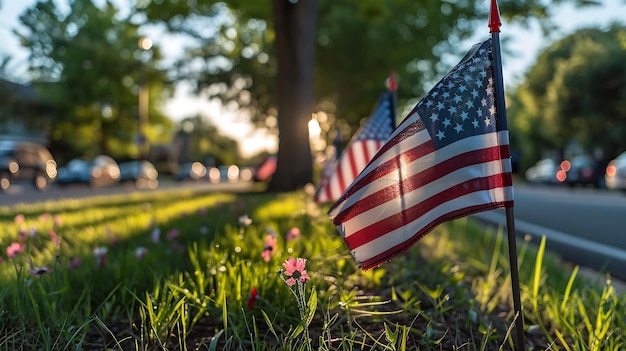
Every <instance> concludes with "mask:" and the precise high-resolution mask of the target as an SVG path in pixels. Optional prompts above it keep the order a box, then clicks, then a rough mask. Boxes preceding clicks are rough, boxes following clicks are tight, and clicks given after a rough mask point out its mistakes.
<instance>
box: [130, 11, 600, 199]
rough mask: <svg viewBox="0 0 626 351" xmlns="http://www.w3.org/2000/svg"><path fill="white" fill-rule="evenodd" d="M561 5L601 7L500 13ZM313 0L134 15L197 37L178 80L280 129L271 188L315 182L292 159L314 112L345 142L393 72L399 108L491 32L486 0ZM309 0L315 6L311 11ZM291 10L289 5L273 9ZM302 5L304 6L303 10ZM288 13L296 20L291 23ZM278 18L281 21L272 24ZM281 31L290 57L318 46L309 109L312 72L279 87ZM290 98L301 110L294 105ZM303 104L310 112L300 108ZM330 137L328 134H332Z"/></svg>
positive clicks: (521, 15) (302, 150)
mask: <svg viewBox="0 0 626 351" xmlns="http://www.w3.org/2000/svg"><path fill="white" fill-rule="evenodd" d="M563 2H569V3H574V4H576V5H589V4H596V3H597V2H596V1H593V0H591V1H589V0H558V1H553V2H549V3H546V2H545V1H540V0H529V1H525V2H520V1H516V0H515V1H514V0H509V1H500V10H501V14H502V17H503V18H506V19H510V20H512V21H519V22H522V23H529V21H530V20H531V19H536V18H538V19H541V20H542V21H541V22H540V23H541V24H542V26H543V27H544V28H545V30H546V31H548V30H549V28H550V26H551V24H550V22H548V21H544V20H545V19H547V18H549V16H550V14H551V9H552V8H553V7H554V6H556V5H558V4H559V3H563ZM312 3H314V1H297V0H274V1H273V2H272V5H273V6H271V7H270V6H269V5H268V4H267V3H264V2H256V1H242V0H229V1H224V2H219V1H203V2H198V3H197V4H195V5H194V6H188V4H187V3H186V2H181V1H177V0H169V1H168V0H163V1H150V0H144V1H140V2H139V4H140V6H139V11H142V12H144V13H145V14H146V15H147V19H148V21H153V22H158V23H163V24H164V25H166V26H167V28H169V29H170V30H171V31H174V32H177V33H184V34H186V35H188V36H190V37H191V38H194V39H196V40H197V42H198V43H199V45H197V46H193V45H192V46H190V47H189V50H188V51H187V55H188V56H186V57H185V58H183V60H181V61H180V62H179V65H178V67H177V68H178V74H179V77H181V78H183V79H191V80H194V81H195V82H196V83H197V87H198V91H202V90H205V89H208V90H209V91H210V92H211V94H212V95H213V96H216V97H219V98H220V99H221V100H222V102H223V103H224V104H226V105H229V106H233V107H236V108H240V109H245V110H247V112H248V113H249V115H250V116H251V119H252V120H253V121H254V122H256V123H258V124H259V125H260V126H262V127H269V128H275V126H278V128H279V129H280V151H279V152H280V153H281V154H280V155H279V169H278V172H277V173H278V174H277V175H276V178H277V181H275V182H273V184H272V185H273V188H275V189H277V188H278V187H281V188H282V189H293V188H295V187H296V186H299V185H302V184H303V183H304V182H306V181H309V180H310V179H311V175H310V174H309V173H310V172H311V168H310V167H309V166H308V165H305V164H304V163H305V162H295V163H292V162H294V160H298V158H299V157H300V158H301V160H302V161H306V160H308V159H309V156H308V153H309V147H308V145H305V143H304V141H306V140H308V138H307V136H306V135H304V134H302V132H301V130H302V128H304V127H303V124H304V123H305V122H306V121H307V120H308V119H309V117H310V112H324V116H326V118H325V119H324V121H321V122H323V123H322V129H323V130H324V131H329V130H330V131H332V130H334V128H336V127H339V128H341V129H342V133H341V135H342V136H343V137H344V138H345V139H344V142H345V141H347V140H348V139H349V138H350V136H351V135H352V133H353V131H354V130H355V128H357V127H358V125H359V123H360V120H361V119H362V118H364V117H366V116H367V115H368V114H369V112H370V110H371V107H372V104H373V102H374V101H376V98H377V96H378V95H379V94H380V92H381V91H382V90H383V89H384V80H385V78H386V77H387V76H388V74H389V72H390V70H392V69H393V70H395V71H396V72H397V73H398V74H399V77H400V80H399V85H400V86H399V90H398V96H399V98H400V99H399V105H400V106H402V105H404V104H407V103H409V104H410V103H411V101H410V100H411V99H413V98H419V97H421V96H422V95H423V93H424V91H425V90H426V88H427V87H429V86H431V85H432V83H433V82H434V81H435V80H437V79H438V78H439V75H440V74H441V73H442V72H445V71H446V70H447V69H449V64H452V63H454V62H456V59H453V60H450V58H451V57H458V55H459V54H462V53H464V51H466V50H467V47H463V45H459V44H460V43H461V42H462V41H463V40H466V39H468V38H469V37H471V36H473V35H474V34H476V28H484V36H482V37H483V38H486V37H487V36H488V29H487V13H488V10H489V3H488V2H472V1H454V2H437V1H435V2H432V1H429V2H426V1H420V2H418V1H405V0H394V1H384V2H383V1H376V0H361V1H355V0H319V6H318V9H317V11H316V10H315V6H314V5H313V4H312ZM306 6H311V8H310V9H308V10H307V9H305V8H306ZM288 7H293V9H294V11H293V12H277V11H273V12H272V9H277V8H288ZM300 10H301V11H303V12H305V11H308V15H303V14H302V13H300ZM282 14H284V15H285V16H286V17H282ZM277 15H278V16H277ZM289 16H294V17H298V18H300V20H301V21H289V19H288V18H287V17H289ZM283 20H285V21H286V22H277V21H283ZM316 20H317V21H316ZM312 22H313V23H316V25H317V29H316V32H315V36H313V37H312V39H311V36H310V30H307V29H308V28H309V26H311V25H312ZM283 23H285V26H284V27H283ZM279 31H284V32H285V33H278V32H279ZM281 34H282V35H285V36H287V37H289V38H290V41H289V42H290V44H286V45H287V46H288V47H287V48H284V49H287V50H288V51H289V55H290V56H289V58H292V59H295V58H297V57H298V52H300V50H303V48H304V47H306V45H307V44H306V43H303V41H306V40H313V41H314V45H315V49H314V50H311V51H310V52H311V55H312V54H313V52H315V60H314V61H313V64H314V67H313V72H314V77H315V79H314V82H313V84H314V85H313V89H314V90H313V94H314V95H313V96H314V97H315V100H314V105H313V106H311V107H307V104H308V102H301V101H302V100H301V99H300V98H298V96H302V95H301V94H303V93H304V89H306V88H305V87H298V86H297V85H299V84H308V83H307V80H306V79H297V80H295V79H294V78H296V77H303V76H306V74H307V71H308V70H309V68H307V67H304V65H301V66H299V67H300V69H302V72H296V71H289V72H288V75H290V77H292V78H291V79H294V81H292V82H291V89H289V90H287V91H285V90H284V89H282V85H281V84H284V83H285V80H284V79H285V78H284V75H282V74H281V73H280V72H281V70H282V69H283V68H281V65H284V64H295V63H296V62H292V61H287V62H285V61H284V60H281V58H280V57H281V56H282V55H283V54H284V53H281V52H280V50H281V49H280V48H279V47H280V46H281V45H282V44H281V42H280V40H279V38H280V35H281ZM298 35H301V37H298ZM298 64H300V63H298ZM296 67H297V66H296V65H294V66H293V67H292V68H294V69H295V68H296ZM285 72H287V70H285ZM209 87H210V88H209ZM293 103H295V104H298V108H296V106H291V105H290V104H293ZM300 103H302V105H300ZM285 108H293V110H290V111H284V109H285ZM307 108H310V109H311V110H310V111H308V112H309V113H304V110H305V109H307ZM296 111H297V112H296ZM276 118H278V121H279V122H278V124H276V123H275V121H276ZM287 119H289V120H290V121H287ZM294 119H295V120H294ZM333 137H334V136H333V135H330V136H329V140H330V139H332V138H333ZM281 164H283V165H285V166H280V165H281ZM281 184H282V185H281ZM282 189H281V190H282Z"/></svg>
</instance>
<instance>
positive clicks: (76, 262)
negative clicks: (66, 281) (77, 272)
mask: <svg viewBox="0 0 626 351" xmlns="http://www.w3.org/2000/svg"><path fill="white" fill-rule="evenodd" d="M80 262H81V261H80V258H78V257H72V258H71V259H70V263H69V265H68V268H69V269H74V268H76V267H78V266H80Z"/></svg>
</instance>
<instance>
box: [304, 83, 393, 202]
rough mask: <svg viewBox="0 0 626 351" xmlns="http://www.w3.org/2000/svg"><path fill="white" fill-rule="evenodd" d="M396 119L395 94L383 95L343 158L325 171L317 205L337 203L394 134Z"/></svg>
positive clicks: (316, 199) (342, 154)
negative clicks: (392, 133)
mask: <svg viewBox="0 0 626 351" xmlns="http://www.w3.org/2000/svg"><path fill="white" fill-rule="evenodd" d="M395 117H396V113H395V102H394V94H393V93H391V92H386V93H383V94H382V95H381V97H380V98H379V99H378V103H377V104H376V106H375V107H374V111H373V112H372V114H371V115H370V117H368V119H367V121H366V122H365V123H364V124H363V125H362V126H361V127H360V128H359V130H358V131H357V132H356V133H355V134H354V136H353V137H352V140H350V142H349V143H348V146H347V147H346V149H345V150H344V151H343V152H342V153H341V156H340V157H339V159H338V160H337V161H335V162H334V163H333V164H331V167H329V168H328V169H325V170H324V172H322V177H321V180H320V187H319V188H318V190H317V192H316V193H315V201H316V202H319V203H323V202H330V201H337V199H338V198H339V197H340V196H341V194H343V192H344V191H345V190H346V188H348V186H350V184H351V183H352V182H353V181H354V179H355V178H356V177H357V176H358V175H359V173H360V172H361V171H362V170H363V168H365V166H366V165H367V163H368V162H369V161H370V160H371V159H372V157H374V154H376V151H378V149H380V148H381V146H383V144H384V143H385V140H387V138H388V137H389V135H391V132H392V131H393V128H394V127H395Z"/></svg>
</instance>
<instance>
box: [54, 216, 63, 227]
mask: <svg viewBox="0 0 626 351" xmlns="http://www.w3.org/2000/svg"><path fill="white" fill-rule="evenodd" d="M52 220H53V221H54V226H55V227H60V226H62V225H63V219H61V216H59V215H55V216H54V218H53V219H52Z"/></svg>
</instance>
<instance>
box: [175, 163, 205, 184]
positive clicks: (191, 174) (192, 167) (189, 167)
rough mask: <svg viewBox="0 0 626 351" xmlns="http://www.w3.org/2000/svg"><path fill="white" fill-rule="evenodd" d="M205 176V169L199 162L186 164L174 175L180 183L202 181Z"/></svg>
mask: <svg viewBox="0 0 626 351" xmlns="http://www.w3.org/2000/svg"><path fill="white" fill-rule="evenodd" d="M206 174H207V169H206V167H205V166H204V165H203V164H202V163H201V162H198V161H196V162H188V163H185V164H183V165H182V166H181V167H180V169H179V170H178V173H177V174H176V180H178V181H181V182H182V181H186V180H200V179H204V177H206Z"/></svg>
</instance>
